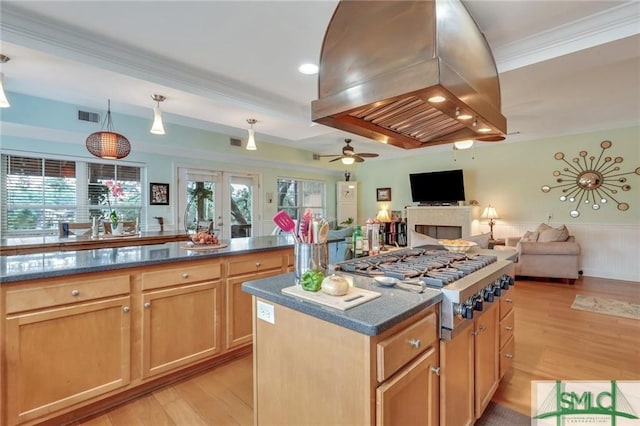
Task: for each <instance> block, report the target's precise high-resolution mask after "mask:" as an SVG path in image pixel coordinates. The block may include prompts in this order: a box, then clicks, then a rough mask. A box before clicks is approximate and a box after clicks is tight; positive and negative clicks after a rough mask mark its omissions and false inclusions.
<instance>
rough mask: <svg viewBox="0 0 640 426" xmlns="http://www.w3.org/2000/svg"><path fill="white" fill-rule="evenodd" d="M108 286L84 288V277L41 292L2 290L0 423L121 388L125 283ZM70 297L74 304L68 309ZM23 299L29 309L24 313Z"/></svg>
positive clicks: (127, 312)
mask: <svg viewBox="0 0 640 426" xmlns="http://www.w3.org/2000/svg"><path fill="white" fill-rule="evenodd" d="M109 280H111V282H112V283H113V286H112V287H108V288H106V287H101V285H102V284H104V283H102V282H100V281H101V280H96V281H97V282H96V283H94V284H95V286H93V287H92V286H91V285H90V284H91V277H83V278H76V279H70V280H68V282H64V281H63V280H53V283H52V285H51V287H46V288H43V287H41V286H39V285H27V286H25V287H19V286H11V289H9V290H8V291H7V293H6V302H7V307H6V312H7V314H8V315H7V317H6V321H5V332H6V336H5V339H6V340H5V341H4V342H3V345H4V346H5V354H4V355H5V362H6V367H5V368H6V369H5V370H4V377H5V381H6V384H5V385H4V389H7V390H8V392H7V393H6V400H5V401H6V406H5V410H4V412H5V416H6V421H7V424H8V425H16V424H20V423H24V422H28V421H31V420H34V419H37V418H39V417H42V416H44V415H46V414H48V413H50V412H54V411H56V410H61V409H64V408H67V407H70V406H72V405H74V404H77V403H79V402H82V401H85V400H88V399H90V398H93V397H97V396H100V395H102V394H105V393H108V392H110V391H114V390H117V389H119V388H124V387H126V386H127V385H128V384H129V382H130V370H131V351H130V343H131V298H130V296H129V294H128V293H129V287H128V283H129V277H128V276H127V275H122V276H112V277H110V278H109ZM123 283H126V286H123ZM92 291H93V295H91V293H92ZM39 293H42V297H38V294H39ZM113 293H126V294H121V295H114V294H113ZM103 296H108V297H103ZM78 299H82V300H81V301H79V302H76V303H68V302H72V301H74V300H78ZM89 299H96V300H89ZM28 300H32V301H33V304H32V305H31V306H32V307H35V308H37V309H28V307H29V304H28V303H27V301H28Z"/></svg>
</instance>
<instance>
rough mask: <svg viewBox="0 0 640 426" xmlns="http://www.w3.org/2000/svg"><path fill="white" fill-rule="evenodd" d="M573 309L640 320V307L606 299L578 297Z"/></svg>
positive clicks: (572, 306)
mask: <svg viewBox="0 0 640 426" xmlns="http://www.w3.org/2000/svg"><path fill="white" fill-rule="evenodd" d="M571 308H572V309H578V310H581V311H589V312H597V313H599V314H606V315H615V316H617V317H624V318H632V319H640V305H639V304H636V303H629V302H623V301H622V300H615V299H607V298H605V297H593V296H583V295H582V294H578V295H576V298H575V300H574V301H573V305H571Z"/></svg>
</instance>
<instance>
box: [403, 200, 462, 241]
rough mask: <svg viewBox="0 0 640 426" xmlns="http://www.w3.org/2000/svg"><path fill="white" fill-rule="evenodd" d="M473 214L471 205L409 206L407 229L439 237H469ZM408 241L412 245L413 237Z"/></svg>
mask: <svg viewBox="0 0 640 426" xmlns="http://www.w3.org/2000/svg"><path fill="white" fill-rule="evenodd" d="M472 216H473V215H472V207H469V206H462V207H460V206H431V207H425V206H419V207H407V229H413V230H414V231H416V232H419V233H421V234H425V235H429V236H431V237H433V238H438V239H456V238H461V237H467V236H469V235H471V224H472V221H473V217H472ZM408 243H409V245H410V246H411V239H409V241H408Z"/></svg>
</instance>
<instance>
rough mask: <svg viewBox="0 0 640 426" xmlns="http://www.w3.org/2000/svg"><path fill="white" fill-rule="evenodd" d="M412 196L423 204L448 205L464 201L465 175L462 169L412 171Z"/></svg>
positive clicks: (410, 179) (410, 177) (410, 176)
mask: <svg viewBox="0 0 640 426" xmlns="http://www.w3.org/2000/svg"><path fill="white" fill-rule="evenodd" d="M409 182H410V183H411V198H412V199H413V202H414V203H416V202H417V203H420V204H421V205H447V204H457V203H458V201H464V200H465V198H464V176H463V173H462V170H446V171H441V172H427V173H412V174H410V175H409Z"/></svg>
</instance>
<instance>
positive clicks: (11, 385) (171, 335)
mask: <svg viewBox="0 0 640 426" xmlns="http://www.w3.org/2000/svg"><path fill="white" fill-rule="evenodd" d="M224 243H226V244H227V245H226V247H221V248H217V249H207V250H202V249H201V248H200V247H196V248H195V249H194V247H189V246H187V244H188V242H185V241H181V242H171V243H165V244H156V245H144V246H130V247H117V248H101V249H94V250H80V251H64V252H47V253H37V254H23V255H9V256H2V257H0V318H1V319H0V342H1V344H0V345H1V347H2V350H1V352H0V366H1V367H0V386H1V388H0V394H1V398H0V424H2V425H9V426H13V425H31V424H38V423H41V422H43V421H48V422H50V423H53V424H64V423H68V422H72V421H73V420H74V419H77V418H79V417H82V416H85V415H88V414H91V413H93V412H96V411H99V410H102V409H104V408H105V407H108V406H112V405H114V404H116V403H118V402H120V401H124V400H127V399H130V398H132V397H134V396H136V395H140V394H142V393H144V392H148V391H150V390H152V389H155V388H158V387H161V386H164V385H166V384H167V383H169V382H171V381H175V380H178V379H180V378H182V377H185V376H186V375H189V374H193V373H195V372H197V371H202V370H204V369H207V368H210V367H211V366H213V365H216V364H218V363H221V362H224V361H227V360H229V359H233V358H235V357H238V356H243V355H246V354H248V353H250V351H251V344H252V325H251V297H250V296H249V295H248V294H246V293H244V292H243V291H242V289H241V285H242V283H243V282H245V281H249V280H252V279H257V278H266V277H269V276H273V275H282V274H286V273H288V272H289V271H291V270H292V265H293V240H292V239H291V237H289V236H287V235H282V236H266V237H253V238H238V239H233V240H231V241H225V242H224Z"/></svg>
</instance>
